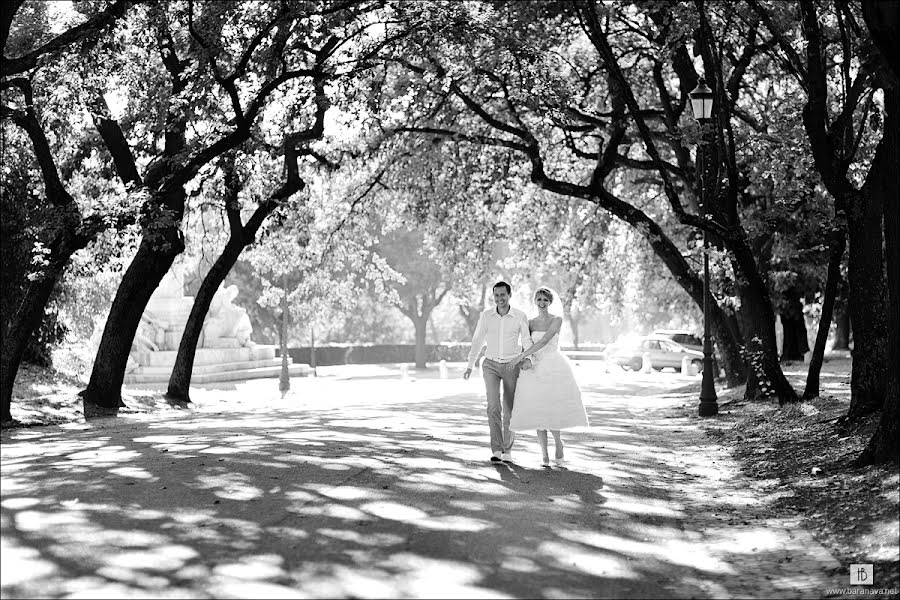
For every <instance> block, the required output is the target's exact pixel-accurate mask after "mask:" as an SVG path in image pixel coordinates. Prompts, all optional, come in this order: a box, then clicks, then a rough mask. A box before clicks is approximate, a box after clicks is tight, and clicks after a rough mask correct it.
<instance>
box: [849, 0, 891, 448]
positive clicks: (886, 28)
mask: <svg viewBox="0 0 900 600" xmlns="http://www.w3.org/2000/svg"><path fill="white" fill-rule="evenodd" d="M881 11H886V12H887V14H886V15H884V14H882V12H881ZM863 15H864V17H865V18H866V24H867V25H868V27H869V29H870V30H871V31H872V32H873V37H875V39H876V41H877V43H878V46H879V48H880V49H881V52H882V54H884V55H885V56H884V58H885V59H886V60H887V61H889V63H890V64H891V68H892V76H887V75H886V74H882V77H883V78H884V80H883V81H882V83H883V86H882V87H883V89H884V99H885V109H886V112H887V118H886V119H885V124H884V134H883V137H882V139H881V142H880V143H879V148H878V154H883V156H882V157H881V158H883V160H884V164H885V165H886V168H885V169H884V171H883V172H882V173H880V175H882V176H881V177H879V178H878V180H877V181H875V182H873V186H872V194H873V195H877V196H879V197H881V200H882V206H883V215H884V237H885V251H886V255H887V256H886V259H887V260H886V262H887V280H888V293H889V300H890V306H889V309H888V310H889V315H890V316H889V319H888V323H889V327H890V334H889V338H888V339H889V343H888V361H889V362H888V369H887V381H886V384H885V397H884V404H883V407H882V411H881V417H880V420H879V422H878V426H877V428H876V429H875V433H874V434H873V435H872V439H871V440H869V443H868V445H867V446H866V448H865V450H863V452H862V454H861V455H860V456H859V458H858V459H857V463H858V464H872V463H881V462H894V463H897V462H900V423H898V420H900V414H898V412H900V382H898V376H897V367H896V365H897V363H898V361H900V171H898V169H897V165H898V163H900V133H898V129H900V89H898V86H900V61H898V58H897V43H898V40H897V37H898V36H897V31H898V28H900V13H898V7H897V4H896V3H878V2H872V1H870V0H868V1H866V2H863ZM877 158H878V157H877V155H876V162H877ZM890 365H894V366H893V367H890Z"/></svg>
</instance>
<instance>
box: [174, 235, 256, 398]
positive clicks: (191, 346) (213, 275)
mask: <svg viewBox="0 0 900 600" xmlns="http://www.w3.org/2000/svg"><path fill="white" fill-rule="evenodd" d="M243 249H244V245H243V244H242V243H240V242H239V241H238V240H235V239H234V238H232V239H230V240H228V243H227V244H226V245H225V249H224V250H223V251H222V254H221V255H220V256H219V258H218V259H216V262H215V263H213V266H212V268H210V270H209V272H208V273H207V274H206V277H204V278H203V282H202V283H201V284H200V289H199V290H197V295H196V297H195V298H194V305H193V306H191V314H190V315H189V316H188V320H187V323H186V324H185V327H184V333H183V334H182V336H181V342H180V343H179V344H178V355H177V356H176V357H175V366H174V367H173V368H172V374H171V376H170V377H169V388H168V390H167V391H166V397H167V398H169V399H170V400H173V401H176V402H190V401H191V398H190V386H191V375H192V374H193V371H194V358H195V357H196V355H197V343H198V342H199V341H200V334H201V333H203V322H204V321H205V320H206V314H207V313H208V312H209V306H210V304H212V300H213V296H215V295H216V292H217V291H218V290H219V286H221V285H222V282H223V281H225V277H227V276H228V273H229V272H230V271H231V268H232V267H233V266H234V263H236V262H237V259H238V257H239V256H240V255H241V251H243Z"/></svg>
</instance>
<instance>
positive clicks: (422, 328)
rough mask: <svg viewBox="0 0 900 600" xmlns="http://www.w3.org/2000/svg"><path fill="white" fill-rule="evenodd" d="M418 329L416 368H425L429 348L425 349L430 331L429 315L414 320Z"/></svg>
mask: <svg viewBox="0 0 900 600" xmlns="http://www.w3.org/2000/svg"><path fill="white" fill-rule="evenodd" d="M412 322H413V324H414V325H415V328H416V368H417V369H424V368H425V359H426V358H427V352H426V351H427V348H426V347H425V334H426V332H427V331H428V315H422V316H420V317H416V318H414V319H413V320H412Z"/></svg>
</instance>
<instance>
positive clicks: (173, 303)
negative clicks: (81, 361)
mask: <svg viewBox="0 0 900 600" xmlns="http://www.w3.org/2000/svg"><path fill="white" fill-rule="evenodd" d="M237 293H238V290H237V286H228V287H226V288H222V289H220V290H219V291H218V292H217V293H216V296H215V298H214V299H213V302H212V305H211V306H210V311H209V314H208V315H207V319H206V321H205V322H204V326H203V334H202V335H201V336H200V340H199V342H198V344H197V346H198V347H197V351H196V355H195V356H194V368H193V371H192V375H191V383H192V384H203V383H211V382H220V381H239V380H244V379H256V378H262V377H273V378H275V377H278V376H279V375H280V373H281V359H280V358H275V346H269V345H260V344H256V343H254V342H252V341H251V340H250V333H251V332H252V326H251V325H250V320H249V318H248V317H247V311H246V310H244V309H243V308H241V307H239V306H235V305H234V304H232V300H234V298H235V297H236V296H237ZM193 304H194V298H193V297H192V296H185V295H184V284H183V277H182V271H181V267H179V266H178V265H175V266H173V267H172V270H171V271H169V273H167V274H166V276H165V277H164V278H163V280H162V282H161V283H160V285H159V287H158V288H157V290H156V291H155V292H154V293H153V296H151V298H150V301H149V302H148V303H147V308H146V310H145V311H144V315H143V316H142V317H141V326H140V327H139V329H138V334H137V335H136V336H135V343H134V344H133V345H132V350H131V355H130V358H129V367H130V368H129V370H128V372H127V373H126V375H125V380H124V383H125V384H126V385H128V384H142V383H166V382H168V381H169V376H170V375H171V373H172V367H173V366H174V365H175V358H176V357H177V355H178V346H179V344H180V343H181V337H182V335H183V334H184V328H185V325H186V323H187V319H188V316H189V315H190V313H191V307H192V306H193ZM288 360H289V361H290V359H288ZM288 369H289V373H290V375H291V376H294V377H305V376H307V375H308V374H309V371H310V369H309V366H308V365H299V364H297V365H295V364H289V365H288Z"/></svg>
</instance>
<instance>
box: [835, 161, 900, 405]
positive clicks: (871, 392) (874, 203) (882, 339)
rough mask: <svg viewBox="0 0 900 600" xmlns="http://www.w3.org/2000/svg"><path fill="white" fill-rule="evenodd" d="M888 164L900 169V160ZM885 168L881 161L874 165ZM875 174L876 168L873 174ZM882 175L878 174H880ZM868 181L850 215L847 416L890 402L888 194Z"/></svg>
mask: <svg viewBox="0 0 900 600" xmlns="http://www.w3.org/2000/svg"><path fill="white" fill-rule="evenodd" d="M885 167H886V168H889V169H891V170H894V171H896V169H897V166H896V164H895V165H893V166H891V167H888V166H887V165H885ZM871 168H872V169H873V170H874V169H879V168H880V165H879V161H877V160H876V161H873V163H872V167H871ZM872 175H873V174H871V173H870V178H871V177H872ZM877 178H878V176H877V175H876V179H877ZM873 192H874V190H872V189H871V187H870V186H869V185H868V183H867V184H866V185H865V186H863V189H862V190H861V192H860V193H859V194H857V196H856V198H854V200H853V201H852V202H851V204H850V207H849V214H848V217H847V224H848V237H849V242H850V243H849V246H850V268H849V278H850V318H851V320H852V322H853V366H852V367H851V368H852V373H851V376H850V382H851V383H850V408H849V410H848V411H847V421H849V422H856V421H857V420H859V419H860V418H862V417H864V416H866V415H869V414H872V413H873V412H876V411H877V410H879V409H880V408H881V406H882V404H884V391H885V383H886V377H887V359H888V347H887V346H888V337H887V326H888V324H887V317H886V315H885V301H886V289H885V281H884V280H885V277H884V258H883V257H884V255H883V253H882V247H881V245H882V239H883V238H882V235H881V222H882V219H883V216H882V204H883V203H882V197H881V196H880V195H879V194H877V193H873Z"/></svg>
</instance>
